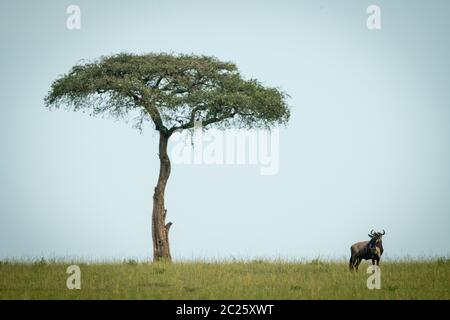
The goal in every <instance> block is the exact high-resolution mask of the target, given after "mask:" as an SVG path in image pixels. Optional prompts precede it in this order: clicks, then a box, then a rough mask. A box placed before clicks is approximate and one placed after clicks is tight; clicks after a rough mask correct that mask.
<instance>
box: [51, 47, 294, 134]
mask: <svg viewBox="0 0 450 320" xmlns="http://www.w3.org/2000/svg"><path fill="white" fill-rule="evenodd" d="M287 97H288V96H287V94H285V93H284V92H282V91H280V90H278V89H276V88H268V87H264V86H263V85H262V84H261V83H259V82H258V81H257V80H254V79H251V80H244V79H243V78H242V77H241V75H240V74H239V72H238V70H237V67H236V65H235V64H233V63H230V62H222V61H219V60H218V59H216V58H214V57H208V56H197V55H170V54H164V53H162V54H145V55H133V54H126V53H122V54H118V55H113V56H110V57H101V58H100V59H98V60H96V61H94V62H92V63H85V64H78V65H75V66H74V67H73V68H72V69H71V70H70V71H69V73H68V74H66V75H63V76H62V77H60V78H58V79H57V80H55V81H54V82H53V84H52V86H51V88H50V91H49V93H48V95H47V97H46V98H45V102H46V105H47V106H48V107H52V106H53V107H61V106H68V107H71V108H73V110H75V111H77V110H82V109H85V110H89V111H90V112H91V114H93V115H97V114H110V115H112V116H114V117H116V118H121V117H126V116H127V115H128V114H129V113H130V112H132V111H135V110H138V111H140V112H139V114H140V115H139V116H138V117H137V118H136V124H137V127H140V126H141V125H142V123H143V122H144V121H147V120H149V119H151V120H152V121H153V123H154V125H155V128H156V129H157V130H159V131H161V132H163V133H165V134H168V135H170V134H171V133H172V132H173V131H175V130H176V129H189V128H192V127H193V125H194V121H195V120H201V121H202V122H203V124H204V126H206V127H211V126H215V127H218V128H227V127H231V126H232V127H245V128H254V127H271V126H273V125H277V124H283V123H287V121H288V120H289V115H290V113H289V108H288V106H287V103H286V99H287Z"/></svg>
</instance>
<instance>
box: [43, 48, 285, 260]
mask: <svg viewBox="0 0 450 320" xmlns="http://www.w3.org/2000/svg"><path fill="white" fill-rule="evenodd" d="M286 98H287V95H286V94H285V93H283V92H282V91H280V90H278V89H276V88H271V87H265V86H263V85H262V84H261V83H260V82H258V81H257V80H255V79H250V80H245V79H243V77H242V76H241V75H240V73H239V71H238V69H237V67H236V65H235V64H234V63H230V62H222V61H219V60H218V59H216V58H214V57H208V56H198V55H173V54H153V53H151V54H144V55H134V54H126V53H122V54H117V55H113V56H107V57H101V58H99V59H97V60H95V61H93V62H84V63H79V64H77V65H75V66H74V67H72V69H71V70H70V71H69V73H67V74H65V75H62V76H61V77H59V78H58V79H57V80H55V81H54V82H53V83H52V85H51V88H50V90H49V93H48V95H47V96H46V98H45V103H46V106H47V107H56V108H58V107H61V106H65V107H67V108H69V109H73V110H74V111H78V110H88V111H89V112H90V114H91V115H99V114H109V115H112V116H113V117H115V118H124V117H126V116H129V115H130V114H134V115H136V117H135V121H136V127H137V128H139V129H142V125H143V123H144V122H146V121H150V122H151V123H153V125H154V127H155V129H156V130H157V131H158V132H159V160H160V169H159V177H158V182H157V184H156V187H155V190H154V194H153V213H152V238H153V258H154V260H155V261H156V260H162V259H165V260H171V255H170V249H169V238H168V233H169V228H170V226H171V225H172V223H170V222H169V223H167V224H166V213H167V210H166V209H165V206H164V191H165V188H166V184H167V180H168V178H169V175H170V170H171V167H170V160H169V156H168V153H167V145H168V141H169V138H170V136H171V135H172V134H173V133H174V132H176V131H179V130H190V129H192V128H193V127H194V123H195V122H196V121H201V124H202V127H203V129H208V128H210V127H216V128H220V129H225V128H230V127H235V128H270V127H272V126H274V125H279V124H284V123H287V121H288V120H289V115H290V113H289V108H288V106H287V103H286Z"/></svg>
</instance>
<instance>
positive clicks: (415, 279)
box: [0, 258, 450, 299]
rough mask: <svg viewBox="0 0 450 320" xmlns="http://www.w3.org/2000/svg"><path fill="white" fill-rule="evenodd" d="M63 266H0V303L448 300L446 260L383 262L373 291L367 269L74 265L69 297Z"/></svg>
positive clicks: (335, 265) (262, 264) (315, 264)
mask: <svg viewBox="0 0 450 320" xmlns="http://www.w3.org/2000/svg"><path fill="white" fill-rule="evenodd" d="M70 264H71V263H61V262H59V263H58V262H46V261H44V260H41V261H36V262H30V263H23V262H12V261H3V262H0V299H450V260H449V259H447V258H441V259H437V260H428V261H403V262H383V263H382V264H381V289H380V290H376V289H375V290H369V289H367V286H366V281H367V278H368V277H369V274H366V269H367V266H368V264H367V263H362V264H361V266H360V271H359V272H358V273H351V272H349V271H348V269H347V264H346V263H344V262H323V261H320V260H313V261H310V262H302V263H296V262H268V261H259V260H255V261H249V262H216V263H212V262H211V263H208V262H176V263H172V264H167V263H137V262H135V261H127V262H124V263H78V265H79V266H80V268H81V289H80V290H69V289H67V287H66V280H67V277H68V276H69V275H68V274H66V268H67V267H68V266H69V265H70ZM75 264H76V263H75Z"/></svg>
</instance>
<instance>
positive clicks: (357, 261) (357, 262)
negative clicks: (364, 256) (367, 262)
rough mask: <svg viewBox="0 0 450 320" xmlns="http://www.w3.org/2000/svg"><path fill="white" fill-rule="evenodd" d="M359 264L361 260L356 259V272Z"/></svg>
mask: <svg viewBox="0 0 450 320" xmlns="http://www.w3.org/2000/svg"><path fill="white" fill-rule="evenodd" d="M360 263H361V259H360V258H357V259H356V262H355V269H356V271H358V267H359V264H360Z"/></svg>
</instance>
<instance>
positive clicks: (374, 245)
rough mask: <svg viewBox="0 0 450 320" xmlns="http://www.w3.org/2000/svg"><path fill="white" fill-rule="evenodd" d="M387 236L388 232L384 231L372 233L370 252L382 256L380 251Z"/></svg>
mask: <svg viewBox="0 0 450 320" xmlns="http://www.w3.org/2000/svg"><path fill="white" fill-rule="evenodd" d="M385 234H386V231H384V230H383V232H382V233H381V232H373V230H371V231H370V233H369V234H368V236H369V237H370V241H369V244H368V247H369V250H370V251H371V252H372V253H374V254H375V253H376V254H378V255H381V252H380V250H382V248H383V241H382V240H383V239H382V238H383V236H384V235H385Z"/></svg>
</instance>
